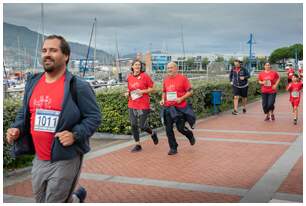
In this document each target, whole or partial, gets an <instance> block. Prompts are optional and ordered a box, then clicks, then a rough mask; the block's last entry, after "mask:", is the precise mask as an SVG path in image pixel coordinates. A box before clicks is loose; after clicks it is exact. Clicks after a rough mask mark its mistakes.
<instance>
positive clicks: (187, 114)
mask: <svg viewBox="0 0 306 206" xmlns="http://www.w3.org/2000/svg"><path fill="white" fill-rule="evenodd" d="M165 110H167V111H168V112H169V113H170V116H171V118H172V119H173V121H174V122H176V121H177V119H178V118H179V117H180V116H183V117H184V119H185V120H186V121H187V122H188V124H189V125H190V127H191V128H192V129H193V128H194V126H195V123H196V115H195V113H194V112H193V110H192V107H191V105H190V104H187V106H186V107H184V108H179V107H175V106H171V107H162V109H161V111H160V116H161V120H162V123H163V124H164V114H165Z"/></svg>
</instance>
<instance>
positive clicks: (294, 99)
mask: <svg viewBox="0 0 306 206" xmlns="http://www.w3.org/2000/svg"><path fill="white" fill-rule="evenodd" d="M302 88H303V83H302V82H297V83H294V82H291V83H290V84H289V85H288V87H287V89H288V91H289V92H290V99H289V101H290V102H291V103H292V105H293V106H298V105H299V103H300V99H301V90H302Z"/></svg>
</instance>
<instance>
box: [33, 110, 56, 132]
mask: <svg viewBox="0 0 306 206" xmlns="http://www.w3.org/2000/svg"><path fill="white" fill-rule="evenodd" d="M59 115H60V111H56V110H47V109H36V113H35V123H34V131H40V132H55V130H56V126H57V123H58V119H59Z"/></svg>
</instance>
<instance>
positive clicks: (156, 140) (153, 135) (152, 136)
mask: <svg viewBox="0 0 306 206" xmlns="http://www.w3.org/2000/svg"><path fill="white" fill-rule="evenodd" d="M151 138H152V140H153V143H154V144H155V145H157V144H158V138H157V134H156V132H155V131H154V132H153V134H152V135H151Z"/></svg>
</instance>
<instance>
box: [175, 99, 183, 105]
mask: <svg viewBox="0 0 306 206" xmlns="http://www.w3.org/2000/svg"><path fill="white" fill-rule="evenodd" d="M183 100H184V99H183V98H182V97H178V98H177V99H176V103H178V104H180V103H181V102H182V101H183Z"/></svg>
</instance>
